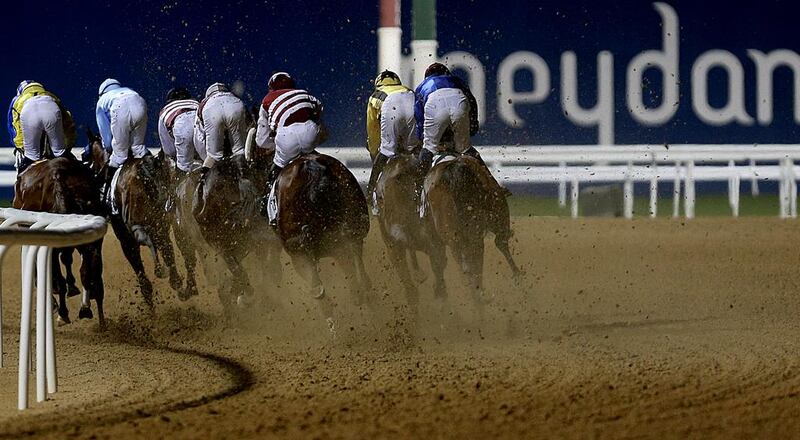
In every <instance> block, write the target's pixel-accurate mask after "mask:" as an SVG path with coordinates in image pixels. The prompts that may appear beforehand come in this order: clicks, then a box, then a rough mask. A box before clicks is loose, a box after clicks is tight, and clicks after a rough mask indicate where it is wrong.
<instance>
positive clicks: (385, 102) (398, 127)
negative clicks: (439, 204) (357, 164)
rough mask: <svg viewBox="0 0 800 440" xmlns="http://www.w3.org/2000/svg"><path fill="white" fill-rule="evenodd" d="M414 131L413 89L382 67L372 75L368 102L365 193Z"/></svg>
mask: <svg viewBox="0 0 800 440" xmlns="http://www.w3.org/2000/svg"><path fill="white" fill-rule="evenodd" d="M413 132H414V92H413V91H412V90H411V89H409V88H408V87H406V86H404V85H402V84H401V83H400V77H398V76H397V74H396V73H394V72H392V71H389V70H384V71H383V72H381V73H380V74H379V75H378V77H377V78H375V91H374V92H372V95H371V96H370V97H369V100H368V102H367V143H368V149H369V152H370V155H371V156H372V157H373V160H374V163H373V165H372V172H371V173H370V176H369V183H368V184H367V195H368V197H372V195H371V194H372V190H373V189H374V188H375V183H376V181H377V180H378V176H379V175H380V173H381V172H382V171H383V167H384V166H386V162H387V161H388V160H389V158H390V157H392V156H394V155H395V153H396V152H397V149H398V148H401V149H403V148H407V147H408V146H409V143H410V142H412V136H411V135H412V133H413Z"/></svg>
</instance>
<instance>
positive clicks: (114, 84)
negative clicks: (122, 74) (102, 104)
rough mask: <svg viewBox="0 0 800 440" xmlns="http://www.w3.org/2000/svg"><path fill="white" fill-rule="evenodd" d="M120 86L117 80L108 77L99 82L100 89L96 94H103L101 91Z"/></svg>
mask: <svg viewBox="0 0 800 440" xmlns="http://www.w3.org/2000/svg"><path fill="white" fill-rule="evenodd" d="M121 86H122V85H121V84H120V83H119V81H117V80H115V79H113V78H108V79H107V80H105V81H103V82H102V83H101V84H100V89H99V90H98V91H97V96H103V93H105V92H107V91H108V90H109V89H116V88H117V87H121Z"/></svg>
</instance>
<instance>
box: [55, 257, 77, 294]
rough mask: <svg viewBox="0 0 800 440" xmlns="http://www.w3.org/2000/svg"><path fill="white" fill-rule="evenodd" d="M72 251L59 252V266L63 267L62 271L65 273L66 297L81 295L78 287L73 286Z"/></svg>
mask: <svg viewBox="0 0 800 440" xmlns="http://www.w3.org/2000/svg"><path fill="white" fill-rule="evenodd" d="M73 251H74V249H73V248H67V249H62V250H61V252H59V257H60V260H61V264H63V265H64V271H65V272H66V273H67V276H66V279H65V283H66V284H65V287H66V289H67V296H68V297H73V296H78V295H80V294H81V291H80V289H78V286H77V285H76V284H75V275H74V274H73V273H72V263H73V259H72V253H73Z"/></svg>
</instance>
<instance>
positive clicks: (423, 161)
mask: <svg viewBox="0 0 800 440" xmlns="http://www.w3.org/2000/svg"><path fill="white" fill-rule="evenodd" d="M418 159H419V171H420V174H422V175H423V176H424V175H425V174H428V171H430V169H431V165H433V153H431V152H430V151H428V149H427V148H423V149H421V150H419V157H418Z"/></svg>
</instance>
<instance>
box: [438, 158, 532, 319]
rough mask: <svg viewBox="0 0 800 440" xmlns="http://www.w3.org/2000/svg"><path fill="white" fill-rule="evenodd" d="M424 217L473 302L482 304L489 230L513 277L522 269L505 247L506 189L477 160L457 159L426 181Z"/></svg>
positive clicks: (507, 230)
mask: <svg viewBox="0 0 800 440" xmlns="http://www.w3.org/2000/svg"><path fill="white" fill-rule="evenodd" d="M424 191H425V196H426V201H425V206H423V208H424V209H425V211H426V212H425V215H426V216H428V217H430V219H431V221H432V224H433V228H434V231H435V233H436V234H437V235H438V236H439V237H440V240H441V242H442V243H444V244H445V245H447V246H448V247H449V248H450V251H451V253H452V255H453V257H454V258H455V259H456V261H457V262H458V264H459V266H460V267H461V270H462V272H463V273H464V275H465V276H466V278H467V284H468V286H469V288H470V289H471V290H472V293H473V298H474V299H475V300H476V301H477V302H479V303H482V302H483V298H482V295H483V252H484V245H483V239H484V236H485V235H486V233H487V232H492V233H493V234H494V236H495V239H494V243H495V246H497V249H499V250H500V252H501V253H502V254H503V256H504V257H505V259H506V261H507V262H508V265H509V267H510V268H511V272H512V275H513V276H514V278H515V279H517V278H518V277H519V276H520V275H521V271H520V270H519V268H518V267H517V265H516V263H515V262H514V258H513V257H512V256H511V252H510V250H509V247H508V240H509V239H510V238H511V235H512V231H511V221H510V218H509V214H508V203H507V202H506V199H505V191H504V190H503V188H502V187H500V185H498V184H497V182H496V181H495V180H494V178H493V177H492V176H491V174H489V170H488V169H487V168H486V167H485V166H483V165H482V164H481V163H480V162H479V161H478V160H477V159H475V158H473V157H470V156H466V155H458V156H456V157H455V158H454V159H453V160H451V161H443V162H441V163H439V164H437V165H435V166H434V167H433V168H431V170H430V172H429V173H428V175H427V176H426V178H425V183H424Z"/></svg>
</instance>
